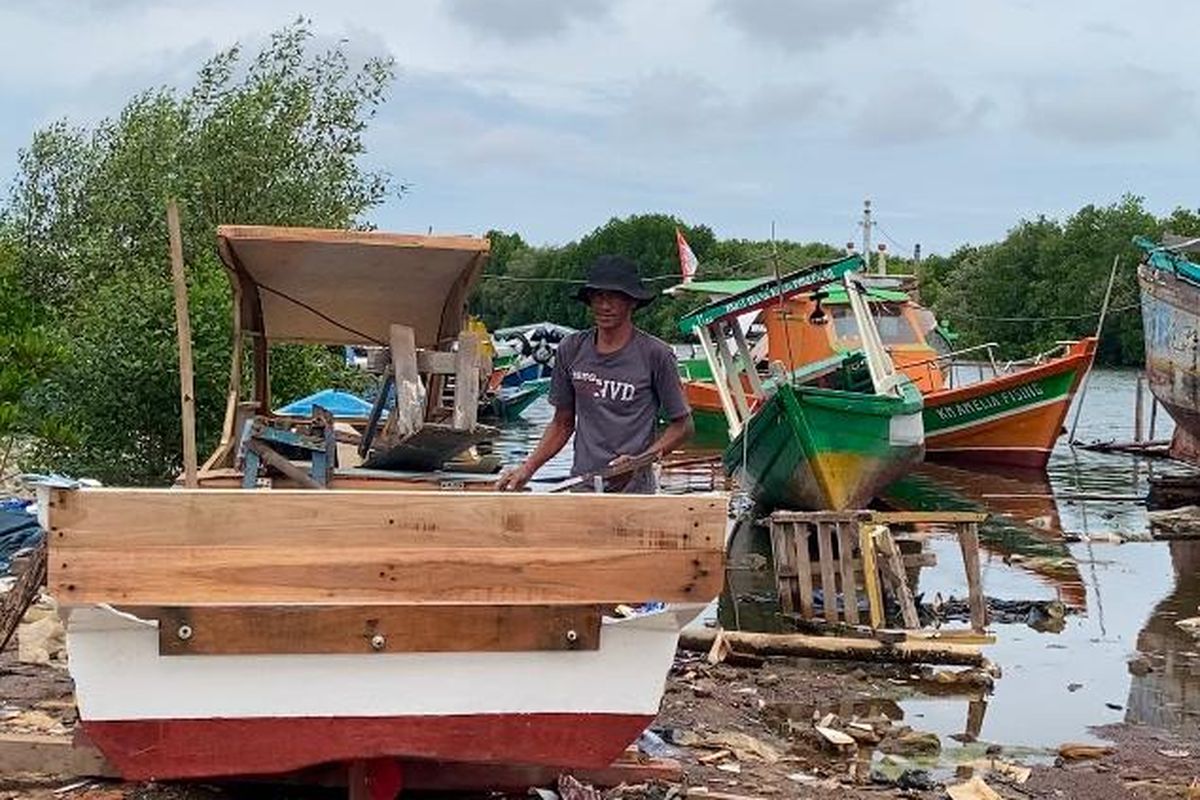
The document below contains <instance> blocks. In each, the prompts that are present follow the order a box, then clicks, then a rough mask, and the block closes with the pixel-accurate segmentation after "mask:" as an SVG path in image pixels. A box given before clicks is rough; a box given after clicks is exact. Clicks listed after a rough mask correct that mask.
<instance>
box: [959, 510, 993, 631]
mask: <svg viewBox="0 0 1200 800" xmlns="http://www.w3.org/2000/svg"><path fill="white" fill-rule="evenodd" d="M958 545H959V548H961V549H962V556H963V567H964V568H965V569H966V573H967V598H968V600H969V603H970V608H971V628H972V630H975V631H979V632H981V633H982V632H983V631H984V630H985V629H986V628H987V601H986V600H985V599H984V597H983V579H982V576H981V575H980V570H979V526H978V525H977V524H976V523H974V522H968V523H964V524H960V525H959V526H958Z"/></svg>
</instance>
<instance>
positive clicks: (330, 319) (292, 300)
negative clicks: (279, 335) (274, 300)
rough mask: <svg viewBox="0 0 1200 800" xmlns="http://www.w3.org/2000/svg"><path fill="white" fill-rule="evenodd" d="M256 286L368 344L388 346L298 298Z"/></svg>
mask: <svg viewBox="0 0 1200 800" xmlns="http://www.w3.org/2000/svg"><path fill="white" fill-rule="evenodd" d="M254 285H255V286H257V287H258V288H259V289H265V290H267V291H268V292H270V293H271V294H273V295H275V296H277V297H282V298H283V299H284V300H287V301H288V302H289V303H295V304H296V305H298V306H300V307H301V308H303V309H304V310H306V311H310V312H312V313H313V314H316V315H317V316H318V317H320V318H321V319H323V320H325V321H326V322H328V323H329V324H330V325H333V326H334V327H337V328H341V329H342V330H344V331H346V332H347V333H353V334H354V335H355V336H361V337H362V338H364V339H366V340H367V341H368V342H374V343H375V344H377V345H379V346H380V347H387V346H388V343H387V342H381V341H379V340H378V339H376V338H375V337H374V336H371V335H370V334H367V333H363V332H362V331H356V330H355V329H354V328H351V327H350V326H349V325H343V324H342V323H340V322H338V321H337V320H336V319H334V318H333V317H331V316H329V315H328V314H325V313H322V312H321V311H319V310H317V309H315V308H313V307H312V306H310V305H309V304H308V303H305V302H304V301H303V300H297V299H296V298H294V297H292V296H290V295H288V294H285V293H284V292H281V291H279V290H278V289H272V288H271V287H270V286H267V285H266V284H265V283H258V282H257V281H255V282H254Z"/></svg>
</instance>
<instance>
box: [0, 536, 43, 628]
mask: <svg viewBox="0 0 1200 800" xmlns="http://www.w3.org/2000/svg"><path fill="white" fill-rule="evenodd" d="M24 560H25V565H24V567H23V568H22V570H21V572H20V574H19V575H18V576H17V582H16V583H15V584H13V587H12V588H11V589H9V590H8V591H7V592H6V593H4V594H3V595H0V650H3V649H4V648H5V647H6V646H7V645H8V640H9V639H10V638H12V635H13V632H14V631H15V630H16V629H17V624H18V623H19V622H20V621H21V617H23V616H25V611H26V610H27V609H28V608H29V606H31V605H32V604H33V602H34V601H35V600H37V597H38V593H39V592H40V591H41V588H42V584H44V583H45V582H46V542H45V540H42V541H40V542H38V544H37V545H36V546H35V547H34V548H33V553H32V554H31V555H30V556H29V557H28V558H26V559H24ZM14 571H15V570H14Z"/></svg>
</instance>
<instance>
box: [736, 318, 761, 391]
mask: <svg viewBox="0 0 1200 800" xmlns="http://www.w3.org/2000/svg"><path fill="white" fill-rule="evenodd" d="M730 327H731V328H733V340H734V341H735V342H737V348H738V354H739V355H740V356H741V357H742V361H743V362H744V363H745V364H746V375H747V377H749V378H750V388H751V389H752V390H753V391H754V393H755V394H756V395H758V396H759V397H766V396H767V390H766V389H764V388H763V383H762V378H760V377H758V370H757V369H755V368H754V357H753V356H752V355H750V345H749V344H748V343H747V342H746V334H745V332H744V331H743V330H742V326H741V323H740V322H739V321H738V320H734V321H733V322H732V323H731V324H730Z"/></svg>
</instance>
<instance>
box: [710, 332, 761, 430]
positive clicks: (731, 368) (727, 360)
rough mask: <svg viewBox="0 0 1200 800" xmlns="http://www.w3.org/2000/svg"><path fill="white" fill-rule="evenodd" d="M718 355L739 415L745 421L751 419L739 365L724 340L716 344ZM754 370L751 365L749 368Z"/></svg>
mask: <svg viewBox="0 0 1200 800" xmlns="http://www.w3.org/2000/svg"><path fill="white" fill-rule="evenodd" d="M715 344H716V347H717V353H718V354H719V355H720V357H721V366H722V367H723V370H722V371H723V372H724V373H725V382H726V384H727V385H728V386H729V391H730V394H731V395H732V397H733V402H734V405H735V406H737V410H738V414H739V415H740V418H741V419H742V420H743V421H746V420H749V419H750V406H749V404H747V403H746V389H745V386H743V384H742V378H741V371H740V370H738V368H737V364H736V363H735V362H734V360H733V355H732V354H731V353H730V352H729V348H728V347H727V346H726V344H725V341H724V340H723V339H722V340H720V341H717V342H716V343H715ZM748 368H749V369H753V366H752V365H751V366H750V367H748Z"/></svg>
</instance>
